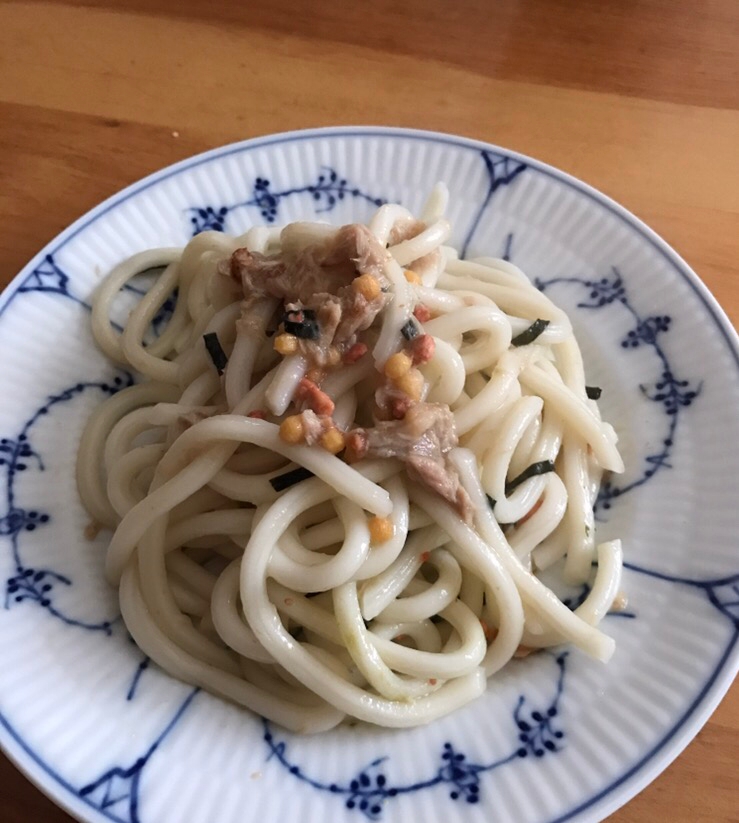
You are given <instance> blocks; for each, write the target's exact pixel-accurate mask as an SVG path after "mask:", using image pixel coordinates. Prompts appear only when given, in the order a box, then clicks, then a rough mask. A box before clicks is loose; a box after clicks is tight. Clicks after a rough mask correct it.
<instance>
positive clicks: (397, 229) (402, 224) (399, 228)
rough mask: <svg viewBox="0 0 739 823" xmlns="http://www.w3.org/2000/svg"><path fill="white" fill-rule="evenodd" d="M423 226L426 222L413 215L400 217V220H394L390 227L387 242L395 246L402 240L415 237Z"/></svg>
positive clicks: (422, 229)
mask: <svg viewBox="0 0 739 823" xmlns="http://www.w3.org/2000/svg"><path fill="white" fill-rule="evenodd" d="M425 228H426V224H425V223H423V222H421V221H420V220H416V219H415V218H414V217H402V218H401V219H400V220H396V221H395V224H394V225H393V227H392V229H390V234H389V235H388V242H389V243H390V245H391V246H396V245H397V244H398V243H402V242H403V241H404V240H410V239H411V238H412V237H417V236H418V235H419V234H420V233H421V232H422V231H424V229H425Z"/></svg>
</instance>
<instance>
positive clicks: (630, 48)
mask: <svg viewBox="0 0 739 823" xmlns="http://www.w3.org/2000/svg"><path fill="white" fill-rule="evenodd" d="M738 55H739V3H737V2H736V0H695V2H690V0H622V2H610V3H601V2H599V1H598V0H590V1H589V2H588V0H559V2H551V1H550V0H540V2H525V0H519V1H518V2H515V0H506V1H505V2H504V1H503V0H498V2H492V0H488V2H485V0H457V2H453V0H447V2H444V0H403V2H399V0H374V2H373V3H361V4H359V3H352V2H351V1H350V0H336V1H335V2H324V3H320V2H317V0H314V1H313V2H301V0H268V2H264V3H259V4H257V3H253V4H252V3H245V2H230V0H200V1H199V2H196V0H118V2H114V0H107V2H106V0H90V2H85V0H78V1H75V0H67V2H57V3H52V2H5V3H4V4H3V5H2V6H0V181H1V183H2V185H0V219H1V221H2V223H1V225H2V226H3V227H4V228H3V231H2V232H1V233H0V285H4V284H5V283H6V282H7V281H8V280H10V278H11V277H12V276H13V275H14V274H15V273H16V272H17V271H18V270H19V269H20V268H21V267H22V266H23V265H24V263H26V261H27V260H28V259H29V258H30V257H31V256H32V255H33V254H34V253H35V252H36V251H37V250H38V249H39V248H40V247H41V246H43V245H44V244H45V243H46V242H47V241H48V240H50V239H51V238H52V237H53V236H54V235H55V234H56V233H57V232H59V231H60V230H61V229H63V228H64V227H65V226H66V225H67V224H68V223H70V222H71V221H72V220H73V219H74V218H76V217H77V216H79V215H80V214H82V213H83V212H85V211H86V210H87V209H89V208H90V207H92V206H93V205H95V204H96V203H98V202H99V201H100V200H102V199H103V198H105V197H107V196H109V195H110V194H112V193H114V192H115V191H117V190H118V189H120V188H121V187H122V186H124V185H127V184H128V183H131V182H133V181H134V180H136V179H138V178H139V177H141V176H142V175H145V174H148V173H149V172H152V171H154V170H155V169H158V168H160V167H161V166H163V165H166V164H169V163H172V162H174V161H175V160H180V159H181V158H183V157H187V156H188V155H190V154H193V153H195V152H199V151H202V150H203V149H207V148H211V147H213V146H218V145H220V144H222V143H227V142H230V141H233V140H240V139H242V138H245V137H252V136H255V135H261V134H267V133H270V132H276V131H281V130H285V129H297V128H304V127H308V126H320V125H332V124H389V125H401V126H415V127H419V128H428V129H437V130H441V131H448V132H456V133H459V134H464V135H469V136H471V137H477V138H480V139H482V140H489V141H491V142H495V143H499V144H502V145H503V146H508V147H510V148H515V149H517V150H519V151H522V152H525V153H527V154H531V155H534V156H535V157H538V158H540V159H542V160H545V161H547V162H549V163H552V164H554V165H555V166H558V167H560V168H563V169H566V170H567V171H569V172H571V173H573V174H575V175H577V176H578V177H580V178H582V179H583V180H586V181H587V182H588V183H591V184H593V185H594V186H596V187H598V188H599V189H601V190H602V191H604V192H606V193H607V194H609V195H611V196H612V197H614V198H615V199H616V200H618V201H619V202H621V203H623V204H624V205H625V206H627V207H628V208H629V209H631V210H632V211H634V212H635V213H636V214H637V215H639V216H640V217H641V218H643V219H644V220H645V221H646V222H647V223H649V224H650V225H651V226H652V227H654V228H655V229H656V230H657V231H658V232H659V233H660V234H661V235H662V236H663V237H664V238H666V240H667V241H668V242H669V243H671V244H672V245H673V246H674V247H675V248H676V249H677V250H678V251H679V252H680V253H681V254H682V255H683V256H684V257H685V258H686V259H687V260H688V262H689V263H690V264H691V265H692V266H693V267H694V268H695V269H696V270H697V271H698V272H699V274H700V275H701V277H702V278H703V280H704V281H705V282H706V283H707V284H708V286H709V288H710V289H711V290H712V291H713V293H714V294H715V295H716V297H717V298H718V300H719V301H720V302H721V304H722V305H723V307H724V309H725V310H726V311H727V312H728V314H729V316H730V317H731V319H732V321H733V322H734V323H735V324H736V323H737V321H739V262H738V261H739V185H737V184H738V183H739V56H738ZM737 732H739V688H738V687H737V686H736V685H735V686H734V688H733V690H732V691H731V692H730V694H729V695H728V696H727V697H726V699H725V700H724V701H723V703H722V705H721V706H720V708H719V709H718V710H717V712H716V713H715V714H714V716H713V717H712V718H711V720H710V722H709V723H708V724H707V726H706V727H705V728H704V729H703V731H702V732H701V733H700V734H699V735H698V737H697V739H696V740H695V741H694V742H693V743H692V744H691V746H690V747H689V749H688V750H687V751H686V752H685V753H684V754H683V755H681V756H680V758H679V759H678V760H677V762H676V763H674V764H673V765H672V766H671V767H670V768H669V769H668V770H667V771H666V772H665V773H664V774H663V775H662V776H661V777H660V778H658V779H657V780H656V781H655V783H653V784H652V785H651V786H650V787H649V788H648V789H646V790H645V791H644V792H643V793H642V794H641V795H639V796H638V797H637V798H636V799H635V800H633V801H632V802H631V803H629V804H628V805H627V806H626V807H625V808H624V809H622V810H621V811H619V812H617V813H616V814H615V815H613V817H612V818H611V820H612V821H614V822H616V821H620V822H624V823H625V821H630V823H641V822H642V821H644V823H646V821H652V820H654V819H657V818H658V817H659V818H663V817H664V818H666V819H669V820H670V821H671V822H672V823H696V821H709V820H710V821H712V823H729V821H734V822H736V821H739V816H738V815H739V812H738V811H737V809H738V808H739V792H738V791H737V782H736V775H737V764H738V763H739V734H737ZM0 785H2V787H3V790H2V800H0V818H2V820H3V821H7V823H20V821H23V822H24V823H27V821H30V820H34V821H35V820H39V821H41V820H43V821H49V822H50V823H60V822H61V821H68V820H69V818H68V817H67V815H65V814H64V813H63V812H61V811H59V810H58V809H57V808H56V807H55V806H53V804H52V803H51V802H50V801H48V800H47V799H46V798H45V797H43V796H42V795H41V793H40V792H38V791H37V790H36V789H35V788H33V787H32V786H31V785H30V784H29V783H28V782H26V781H25V779H23V778H22V777H21V776H20V775H18V774H17V773H16V772H15V770H14V768H13V767H12V765H11V764H10V763H9V762H8V761H7V760H5V759H4V758H2V759H0Z"/></svg>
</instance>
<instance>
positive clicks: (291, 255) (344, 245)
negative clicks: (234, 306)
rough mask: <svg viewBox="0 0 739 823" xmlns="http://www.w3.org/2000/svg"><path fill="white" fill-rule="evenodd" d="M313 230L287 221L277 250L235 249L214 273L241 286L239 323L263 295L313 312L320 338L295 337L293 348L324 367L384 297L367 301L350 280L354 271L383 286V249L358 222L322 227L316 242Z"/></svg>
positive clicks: (371, 316)
mask: <svg viewBox="0 0 739 823" xmlns="http://www.w3.org/2000/svg"><path fill="white" fill-rule="evenodd" d="M308 229H310V230H308ZM323 229H324V227H321V230H323ZM315 232H316V227H315V225H311V226H310V227H308V226H307V225H306V224H304V223H292V224H290V225H289V226H286V227H285V229H283V231H282V235H281V238H280V239H281V244H282V251H281V252H280V254H278V255H264V254H260V253H258V252H251V251H249V250H248V249H237V250H236V251H235V252H234V253H233V254H232V255H231V258H230V259H229V260H225V261H223V262H222V263H221V264H220V267H219V271H220V272H221V274H224V275H227V276H229V277H231V278H233V279H234V280H236V281H237V282H239V283H240V284H241V286H242V289H243V292H244V297H245V310H244V312H242V317H243V318H244V320H243V322H244V323H246V322H248V317H249V315H250V313H251V312H250V308H251V306H252V305H253V304H254V302H255V301H258V300H260V299H262V298H265V297H272V298H277V299H279V300H283V301H285V309H286V310H288V311H300V310H301V309H312V310H313V311H315V312H316V316H317V320H318V325H319V330H320V336H319V338H318V339H317V340H300V341H299V348H300V351H301V353H302V354H303V355H304V356H306V357H307V358H308V359H309V360H310V361H311V362H312V363H313V364H314V365H315V366H319V367H326V366H329V365H332V362H331V360H332V357H331V352H330V349H331V347H334V348H339V350H343V348H345V346H346V344H349V345H351V343H353V342H354V340H353V338H354V336H355V335H356V334H357V332H360V331H364V330H365V329H367V328H369V326H370V325H371V324H372V323H373V321H374V319H375V318H376V317H377V315H378V314H379V312H380V311H382V309H383V308H384V306H385V304H386V303H387V300H388V295H387V294H386V293H384V292H382V291H381V292H380V294H379V295H378V296H377V297H376V298H374V299H373V300H367V299H366V298H365V297H364V296H363V295H362V294H360V293H358V292H357V291H356V290H355V289H354V288H353V287H352V281H353V280H354V278H355V277H356V276H357V275H358V274H371V275H372V276H373V277H375V278H377V280H378V281H379V283H380V286H381V287H385V286H387V284H388V281H387V278H386V277H385V274H384V267H385V263H386V262H387V259H388V253H387V251H386V250H385V249H384V248H383V247H382V245H381V244H380V243H379V242H378V240H377V239H376V238H375V236H374V235H373V234H372V232H370V230H369V229H368V228H367V227H366V226H363V225H361V224H359V223H352V224H350V225H348V226H342V227H341V228H340V229H338V230H336V229H328V228H327V227H326V228H325V231H324V232H323V237H322V238H321V239H319V240H316V239H315ZM240 331H241V328H240ZM243 331H245V332H248V329H247V328H244V329H243ZM333 365H336V364H333Z"/></svg>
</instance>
